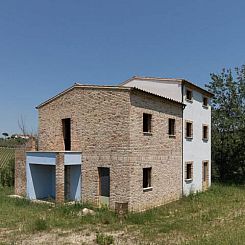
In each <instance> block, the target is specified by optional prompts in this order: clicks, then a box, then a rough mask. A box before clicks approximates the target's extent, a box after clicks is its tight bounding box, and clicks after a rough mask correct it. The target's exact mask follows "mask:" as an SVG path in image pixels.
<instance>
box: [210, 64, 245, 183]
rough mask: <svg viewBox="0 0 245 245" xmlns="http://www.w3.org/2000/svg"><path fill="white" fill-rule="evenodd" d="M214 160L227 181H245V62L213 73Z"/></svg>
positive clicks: (224, 180) (223, 178) (217, 169)
mask: <svg viewBox="0 0 245 245" xmlns="http://www.w3.org/2000/svg"><path fill="white" fill-rule="evenodd" d="M206 87H207V88H208V89H209V91H210V92H212V93H213V94H214V98H213V100H212V159H213V166H214V168H213V170H214V174H216V177H218V178H219V179H220V180H221V181H223V182H231V181H232V182H234V181H235V182H243V183H244V182H245V65H243V66H242V67H241V68H235V70H231V69H223V70H222V72H221V73H220V74H214V73H212V74H211V81H210V82H209V84H208V85H206Z"/></svg>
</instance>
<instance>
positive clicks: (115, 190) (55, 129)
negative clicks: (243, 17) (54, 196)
mask: <svg viewBox="0 0 245 245" xmlns="http://www.w3.org/2000/svg"><path fill="white" fill-rule="evenodd" d="M129 109H130V97H129V90H127V89H124V90H121V89H120V90H117V89H112V90H110V89H96V88H95V89H87V88H74V89H73V90H71V91H69V92H68V93H66V94H64V95H62V96H61V97H59V98H57V99H56V100H54V101H52V102H50V103H48V104H46V105H45V106H43V107H41V108H40V109H39V150H41V151H62V150H64V143H63V134H62V119H64V118H71V139H72V140H71V150H73V151H76V150H78V151H81V152H82V158H83V160H82V161H83V164H82V199H83V201H89V202H94V203H97V202H98V194H99V193H98V192H99V190H98V181H99V176H98V167H109V168H110V179H111V185H110V188H111V190H110V193H111V196H110V207H111V208H114V205H115V202H128V201H129V181H128V180H129V166H128V154H129V147H128V146H129Z"/></svg>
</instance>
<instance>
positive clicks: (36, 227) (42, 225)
mask: <svg viewBox="0 0 245 245" xmlns="http://www.w3.org/2000/svg"><path fill="white" fill-rule="evenodd" d="M47 228H48V225H47V221H46V220H45V219H41V218H38V219H36V220H35V222H34V223H33V226H32V230H33V231H44V230H47Z"/></svg>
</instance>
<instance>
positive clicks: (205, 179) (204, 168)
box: [202, 161, 208, 190]
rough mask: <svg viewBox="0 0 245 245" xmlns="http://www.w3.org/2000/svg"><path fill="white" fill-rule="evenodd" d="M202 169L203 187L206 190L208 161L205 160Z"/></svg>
mask: <svg viewBox="0 0 245 245" xmlns="http://www.w3.org/2000/svg"><path fill="white" fill-rule="evenodd" d="M202 169H203V173H202V188H203V190H206V189H207V188H208V161H203V163H202Z"/></svg>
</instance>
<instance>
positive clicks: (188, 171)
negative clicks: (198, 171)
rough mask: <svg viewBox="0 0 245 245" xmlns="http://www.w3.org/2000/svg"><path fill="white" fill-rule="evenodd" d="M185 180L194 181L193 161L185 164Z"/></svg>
mask: <svg viewBox="0 0 245 245" xmlns="http://www.w3.org/2000/svg"><path fill="white" fill-rule="evenodd" d="M185 180H186V181H191V180H193V161H188V162H185Z"/></svg>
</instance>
